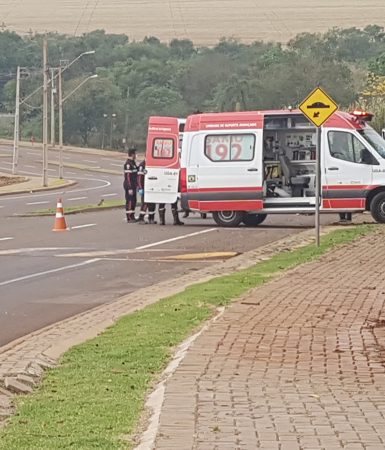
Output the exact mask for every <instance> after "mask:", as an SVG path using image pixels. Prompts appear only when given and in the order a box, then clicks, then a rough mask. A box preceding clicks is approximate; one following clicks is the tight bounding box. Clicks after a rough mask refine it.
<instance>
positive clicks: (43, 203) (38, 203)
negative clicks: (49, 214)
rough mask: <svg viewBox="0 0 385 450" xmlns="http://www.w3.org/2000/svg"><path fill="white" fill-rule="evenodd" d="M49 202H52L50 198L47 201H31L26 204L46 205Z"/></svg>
mask: <svg viewBox="0 0 385 450" xmlns="http://www.w3.org/2000/svg"><path fill="white" fill-rule="evenodd" d="M47 203H50V202H49V201H48V200H47V201H45V202H30V203H26V205H46V204H47Z"/></svg>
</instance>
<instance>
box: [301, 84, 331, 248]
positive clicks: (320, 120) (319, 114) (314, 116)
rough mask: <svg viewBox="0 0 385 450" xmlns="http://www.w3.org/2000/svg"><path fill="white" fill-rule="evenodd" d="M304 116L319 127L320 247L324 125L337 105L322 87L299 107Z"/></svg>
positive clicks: (317, 196)
mask: <svg viewBox="0 0 385 450" xmlns="http://www.w3.org/2000/svg"><path fill="white" fill-rule="evenodd" d="M299 109H300V110H301V111H302V112H303V114H304V115H305V116H306V117H307V118H308V119H309V120H310V121H311V122H312V123H313V124H314V125H315V126H316V127H317V148H316V173H315V232H316V245H317V247H319V245H320V209H321V202H322V178H321V148H322V128H321V127H322V125H323V124H324V123H325V122H326V121H327V120H328V119H329V117H330V116H332V115H333V114H334V113H335V112H336V111H337V110H338V105H337V103H336V102H335V101H334V100H333V99H332V98H331V97H329V95H328V94H327V93H326V92H325V91H324V90H322V89H321V88H320V87H318V88H317V89H315V90H314V91H313V92H312V93H311V94H310V95H309V96H308V97H307V98H306V99H305V100H304V101H303V102H302V103H301V105H300V106H299Z"/></svg>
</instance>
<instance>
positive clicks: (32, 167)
mask: <svg viewBox="0 0 385 450" xmlns="http://www.w3.org/2000/svg"><path fill="white" fill-rule="evenodd" d="M25 167H29V168H30V169H36V166H29V165H28V164H26V165H25Z"/></svg>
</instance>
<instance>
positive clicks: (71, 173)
mask: <svg viewBox="0 0 385 450" xmlns="http://www.w3.org/2000/svg"><path fill="white" fill-rule="evenodd" d="M66 173H67V174H68V175H76V172H67V171H66Z"/></svg>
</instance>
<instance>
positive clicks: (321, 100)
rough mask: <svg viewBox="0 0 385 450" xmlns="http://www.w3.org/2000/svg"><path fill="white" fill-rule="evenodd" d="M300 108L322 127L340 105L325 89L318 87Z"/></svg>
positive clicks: (317, 125) (316, 124) (315, 123)
mask: <svg viewBox="0 0 385 450" xmlns="http://www.w3.org/2000/svg"><path fill="white" fill-rule="evenodd" d="M299 109H300V110H301V111H302V112H303V113H304V114H305V116H306V117H307V118H308V119H309V120H310V121H311V122H313V123H314V125H315V126H316V127H320V126H322V125H323V124H324V123H325V122H326V121H327V120H328V119H329V117H330V116H331V115H333V114H334V113H335V112H336V111H337V110H338V105H337V103H336V102H335V101H334V100H333V99H332V98H330V97H329V96H328V94H327V93H326V92H325V91H323V90H322V89H321V88H317V89H315V90H314V91H313V92H312V93H311V94H310V95H309V96H308V97H307V99H306V100H304V101H303V102H302V103H301V104H300V106H299Z"/></svg>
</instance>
